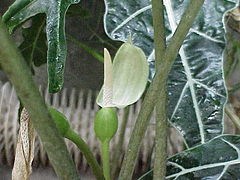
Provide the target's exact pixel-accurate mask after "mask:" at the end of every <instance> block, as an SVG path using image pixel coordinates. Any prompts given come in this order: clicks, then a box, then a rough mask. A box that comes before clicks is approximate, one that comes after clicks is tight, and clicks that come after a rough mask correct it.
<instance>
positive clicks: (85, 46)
mask: <svg viewBox="0 0 240 180" xmlns="http://www.w3.org/2000/svg"><path fill="white" fill-rule="evenodd" d="M67 40H69V41H71V42H72V43H74V44H75V45H77V46H79V47H80V48H82V49H84V50H85V51H86V52H87V53H89V54H91V55H92V56H93V57H95V58H96V59H97V60H98V61H100V62H104V59H103V56H102V55H101V54H100V53H99V52H97V51H96V50H94V49H92V48H91V47H89V46H88V45H86V44H84V43H82V42H80V41H78V40H76V39H75V38H74V37H72V36H71V35H69V34H67Z"/></svg>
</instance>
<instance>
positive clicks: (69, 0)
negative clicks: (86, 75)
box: [3, 0, 80, 93]
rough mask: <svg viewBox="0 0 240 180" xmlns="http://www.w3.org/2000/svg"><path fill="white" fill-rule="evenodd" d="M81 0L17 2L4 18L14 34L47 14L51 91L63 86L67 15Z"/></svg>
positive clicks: (20, 0)
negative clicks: (26, 22) (37, 16)
mask: <svg viewBox="0 0 240 180" xmlns="http://www.w3.org/2000/svg"><path fill="white" fill-rule="evenodd" d="M79 1H80V0H16V1H15V2H14V3H13V4H12V6H10V7H9V9H8V11H7V12H6V13H5V14H4V16H3V21H4V22H5V23H6V24H7V26H8V28H9V31H10V32H12V31H13V30H14V29H15V28H16V27H17V26H18V25H20V24H21V23H23V22H24V21H26V20H27V19H29V18H30V17H33V16H35V15H36V14H39V13H45V14H46V16H47V19H46V24H47V25H46V33H47V40H48V54H47V62H48V75H49V76H48V85H49V91H50V92H52V93H55V92H58V91H59V90H60V89H61V88H62V85H63V75H64V66H65V60H66V53H67V48H66V40H65V14H66V11H67V9H68V7H69V6H70V5H71V4H75V3H78V2H79Z"/></svg>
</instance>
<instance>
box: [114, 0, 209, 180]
mask: <svg viewBox="0 0 240 180" xmlns="http://www.w3.org/2000/svg"><path fill="white" fill-rule="evenodd" d="M203 3H204V0H198V1H196V0H191V2H190V3H189V5H188V7H187V9H186V10H185V12H184V14H183V17H182V19H181V21H180V23H179V25H178V28H177V29H176V31H175V33H174V35H173V37H172V39H171V41H170V44H169V47H168V48H167V49H166V51H165V53H164V55H163V59H164V63H162V65H161V66H159V67H158V70H157V72H156V75H155V77H154V79H153V81H152V83H151V85H150V87H149V89H148V91H147V93H146V95H145V98H144V101H143V103H142V106H141V109H140V112H139V114H138V117H137V120H136V123H135V126H134V129H133V131H132V134H131V137H130V141H129V144H128V150H127V152H126V154H125V157H124V160H123V164H122V168H121V171H120V175H119V180H128V179H131V177H132V174H133V171H134V165H135V162H136V158H137V155H138V151H139V147H140V145H141V141H142V139H143V137H144V135H145V132H146V129H147V125H148V122H149V118H150V116H151V113H152V111H153V108H154V106H155V103H156V99H159V98H160V94H161V93H162V92H161V91H162V90H163V86H165V84H164V82H165V81H166V79H167V77H168V74H169V72H170V70H171V67H172V64H173V62H174V60H175V59H176V57H177V55H178V51H179V49H180V47H181V45H182V43H183V41H184V39H185V37H186V35H187V33H188V31H189V29H190V27H191V26H192V23H193V21H194V19H195V17H196V16H197V13H198V12H199V10H200V8H201V6H202V5H203Z"/></svg>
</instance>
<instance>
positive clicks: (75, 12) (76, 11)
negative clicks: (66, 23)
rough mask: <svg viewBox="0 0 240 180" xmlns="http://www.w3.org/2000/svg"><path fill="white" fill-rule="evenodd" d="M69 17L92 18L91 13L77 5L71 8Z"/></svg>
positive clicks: (68, 12) (68, 13)
mask: <svg viewBox="0 0 240 180" xmlns="http://www.w3.org/2000/svg"><path fill="white" fill-rule="evenodd" d="M67 16H69V17H78V18H89V17H91V13H90V12H89V11H88V10H87V9H85V8H83V7H82V6H80V5H79V4H75V5H72V6H70V7H69V9H68V11H67Z"/></svg>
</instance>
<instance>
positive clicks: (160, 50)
mask: <svg viewBox="0 0 240 180" xmlns="http://www.w3.org/2000/svg"><path fill="white" fill-rule="evenodd" d="M152 16H153V28H154V46H155V63H156V70H158V67H160V66H161V64H162V63H164V59H162V55H163V54H164V52H165V48H166V42H165V41H166V37H165V24H164V6H163V0H160V1H159V0H152ZM166 86H167V83H166V82H164V84H163V87H162V88H163V90H162V93H161V95H160V98H159V99H158V100H157V102H156V126H155V134H156V135H155V157H154V164H153V165H154V170H153V180H164V179H165V175H166V161H167V128H168V127H167V91H166V89H167V87H166Z"/></svg>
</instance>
